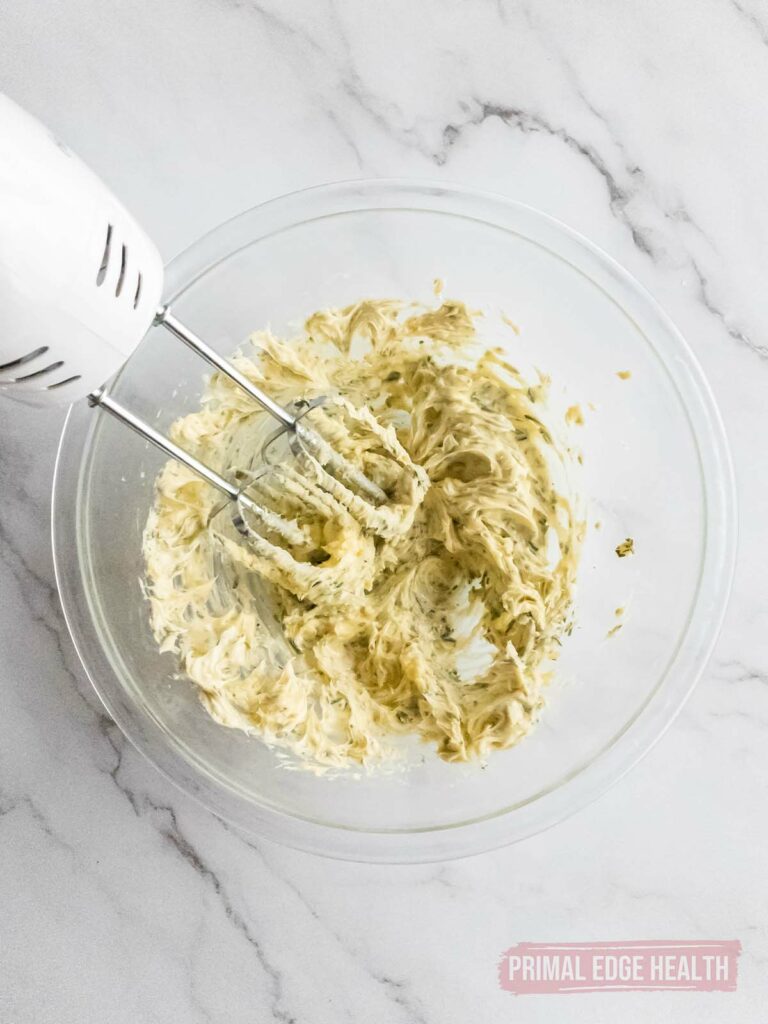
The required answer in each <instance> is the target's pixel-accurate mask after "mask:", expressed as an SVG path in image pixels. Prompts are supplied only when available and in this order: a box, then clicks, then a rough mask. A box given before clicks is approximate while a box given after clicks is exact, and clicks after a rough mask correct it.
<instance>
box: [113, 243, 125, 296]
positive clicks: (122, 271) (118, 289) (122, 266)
mask: <svg viewBox="0 0 768 1024" xmlns="http://www.w3.org/2000/svg"><path fill="white" fill-rule="evenodd" d="M121 248H122V253H121V256H120V276H119V277H118V279H117V287H116V288H115V296H116V297H119V296H120V292H121V291H122V290H123V281H125V264H126V262H127V261H128V250H127V249H126V248H125V246H124V245H123V246H122V247H121Z"/></svg>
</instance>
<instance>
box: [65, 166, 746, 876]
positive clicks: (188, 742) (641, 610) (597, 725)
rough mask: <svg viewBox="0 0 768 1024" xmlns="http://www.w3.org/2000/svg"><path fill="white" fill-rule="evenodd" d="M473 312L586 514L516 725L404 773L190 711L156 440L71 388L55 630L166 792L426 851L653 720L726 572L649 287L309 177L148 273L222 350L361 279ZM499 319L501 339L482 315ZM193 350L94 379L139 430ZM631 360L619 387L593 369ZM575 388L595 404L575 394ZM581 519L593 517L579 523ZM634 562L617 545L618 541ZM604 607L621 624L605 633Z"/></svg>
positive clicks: (284, 828)
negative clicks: (545, 379) (357, 773)
mask: <svg viewBox="0 0 768 1024" xmlns="http://www.w3.org/2000/svg"><path fill="white" fill-rule="evenodd" d="M436 277H440V278H442V279H444V280H445V282H446V295H447V296H449V297H450V296H453V297H456V298H460V299H463V300H464V301H465V302H467V303H468V304H469V305H470V306H472V307H479V308H482V309H484V310H487V311H488V314H489V316H488V322H487V324H488V326H487V329H488V331H490V332H492V334H493V340H494V341H497V342H499V343H501V344H504V346H505V347H506V349H507V351H508V354H509V356H510V357H511V359H512V361H513V362H515V363H517V364H518V365H520V364H522V366H523V367H530V366H533V365H535V366H538V367H541V368H542V369H543V370H544V371H546V372H547V373H549V374H550V375H551V376H552V379H553V394H554V398H555V400H556V402H560V403H562V404H563V406H565V404H567V402H570V401H573V402H580V403H581V405H582V407H583V408H584V410H585V414H586V423H585V425H584V427H582V428H580V429H581V431H582V433H581V445H582V448H583V451H584V467H583V478H584V479H583V486H584V490H585V493H586V496H587V497H588V499H589V507H590V512H589V529H588V531H587V539H586V543H585V548H584V554H583V559H582V565H581V571H580V577H579V592H578V600H577V623H578V625H577V628H576V630H575V631H574V633H573V636H572V637H571V638H570V639H569V640H568V641H567V642H566V643H565V646H564V648H563V654H562V658H561V661H560V662H559V667H558V671H557V675H556V679H555V680H554V681H553V683H552V684H551V685H550V688H549V692H548V706H547V708H546V709H545V711H544V714H543V716H542V720H541V722H540V723H539V725H538V727H537V728H536V729H535V731H534V732H533V733H532V734H531V735H530V736H529V737H528V738H527V739H525V740H524V741H523V742H522V743H521V744H520V745H519V746H517V747H515V748H513V749H511V750H508V751H504V752H499V753H496V754H494V755H493V756H491V758H490V759H489V761H488V763H487V766H485V767H481V766H479V765H452V764H445V763H443V762H442V761H440V760H439V759H438V758H437V757H436V756H435V755H434V753H433V752H432V751H431V750H430V749H429V748H427V747H425V748H424V755H425V756H424V759H423V762H422V763H420V764H418V765H416V766H415V767H413V768H412V769H411V770H410V771H409V772H407V773H405V774H381V773H376V774H373V775H372V776H370V777H368V776H363V777H362V778H347V777H343V778H333V779H329V778H323V777H316V776H315V775H312V774H310V773H308V772H297V771H287V770H285V768H283V767H280V765H279V763H278V760H277V758H276V757H275V755H274V753H273V752H272V751H270V750H269V749H268V748H267V747H266V746H265V745H264V744H262V743H261V741H260V740H258V739H257V738H253V737H249V736H247V735H245V734H244V733H241V732H238V731H235V730H229V729H225V728H223V727H221V726H219V725H217V724H215V723H214V722H213V721H212V720H211V719H210V718H209V716H208V715H207V714H206V712H205V711H204V710H203V708H202V706H201V704H200V702H199V701H198V698H197V694H196V691H195V688H194V687H193V686H192V685H191V684H190V683H188V682H187V681H186V680H184V679H183V678H179V677H178V675H177V666H176V662H175V660H174V658H173V656H172V655H169V654H164V655H161V654H159V653H158V650H157V648H156V646H155V643H154V641H153V639H152V635H151V632H150V629H149V624H148V608H147V604H146V602H145V600H144V598H143V597H142V593H141V589H140V579H141V576H142V568H143V567H142V556H141V536H142V530H143V528H144V523H145V519H146V515H147V511H148V509H149V506H150V503H151V501H152V488H153V480H154V477H155V474H156V472H157V471H158V469H159V468H160V466H161V464H162V457H161V456H160V455H159V454H158V453H157V452H156V451H155V450H154V449H152V448H150V447H149V446H148V445H145V444H143V443H142V442H141V441H140V440H139V439H138V438H137V437H136V436H135V435H134V434H132V433H131V432H130V431H128V430H127V429H125V428H123V427H121V426H120V425H119V424H117V423H115V422H113V421H111V420H110V419H109V418H108V417H106V416H102V415H98V414H95V413H94V412H92V411H91V410H89V409H88V407H87V405H86V403H85V402H81V403H79V404H77V405H75V406H73V408H72V409H71V411H70V413H69V417H68V419H67V422H66V425H65V427H64V432H63V435H62V439H61V446H60V450H59V455H58V461H57V466H56V476H55V482H54V512H53V535H54V536H53V539H54V554H55V563H56V573H57V579H58V584H59V589H60V592H61V598H62V602H63V605H64V611H65V615H66V618H67V622H68V624H69V628H70V630H71V633H72V636H73V639H74V642H75V645H76V647H77V650H78V652H79V655H80V658H81V659H82V662H83V665H84V667H85V670H86V672H87V673H88V675H89V677H90V679H91V681H92V683H93V686H94V687H95V689H96V692H97V693H98V694H99V697H100V698H101V700H102V701H103V703H104V705H105V707H106V709H107V711H108V712H109V714H110V715H111V716H112V718H114V720H115V721H116V722H117V723H118V725H119V726H120V728H121V729H122V730H123V731H124V733H125V734H126V736H128V738H129V739H130V740H131V741H132V742H133V743H134V744H135V745H136V746H137V747H138V749H139V750H141V751H142V752H143V753H144V754H145V755H146V756H147V757H148V758H149V759H150V761H152V762H153V763H154V764H155V765H156V766H157V767H158V768H159V769H160V770H162V771H163V772H165V774H166V775H167V776H168V777H169V778H170V779H172V780H173V781H174V782H176V783H177V784H178V785H179V786H180V787H181V788H182V789H183V790H185V791H186V792H188V793H190V794H192V795H193V796H195V797H197V798H198V799H199V800H200V801H201V802H202V803H203V804H205V805H206V806H207V807H209V808H210V809H211V810H212V811H214V812H215V813H216V814H218V815H220V816H221V817H222V818H225V819H228V820H229V821H231V822H232V823H234V824H235V825H237V826H239V827H240V828H242V829H244V830H246V831H247V832H249V833H252V834H255V835H257V836H263V837H266V838H268V839H271V840H276V841H278V842H282V843H286V844H289V845H291V846H296V847H299V848H302V849H305V850H311V851H314V852H317V853H322V854H327V855H332V856H337V857H343V858H350V859H359V860H371V861H389V862H392V861H425V860H438V859H443V858H449V857H456V856H463V855H467V854H471V853H477V852H480V851H482V850H485V849H489V848H492V847H495V846H500V845H502V844H505V843H510V842H513V841H515V840H519V839H522V838H524V837H525V836H528V835H531V834H532V833H534V832H537V831H539V830H541V829H543V828H546V827H547V826H549V825H551V824H553V823H554V822H555V821H557V820H559V819H561V818H563V817H564V816H566V815H568V814H570V813H572V812H573V811H575V810H576V809H577V808H579V807H581V806H583V805H584V804H585V803H587V802H588V801H590V800H592V799H593V798H594V797H595V796H597V794H599V793H600V792H601V791H602V790H604V789H605V788H606V787H607V786H609V785H611V783H613V782H615V781H616V780H617V779H618V778H619V777H620V776H621V775H622V774H623V773H624V772H625V771H627V769H628V768H630V767H631V765H632V764H633V763H634V762H636V761H637V760H638V758H639V757H640V756H641V755H642V754H643V753H644V752H645V751H646V750H648V748H649V747H650V746H651V744H652V743H653V742H654V741H655V740H656V739H658V737H659V736H660V735H661V733H662V732H663V730H664V729H665V728H666V726H668V725H669V723H670V722H671V720H672V718H673V717H674V715H675V714H676V712H677V711H678V710H679V709H680V707H681V705H682V703H683V701H684V700H685V698H686V696H687V695H688V693H689V692H690V690H691V688H692V687H693V685H694V683H695V682H696V679H697V677H698V676H699V674H700V673H701V671H702V668H703V666H704V664H705V661H706V659H707V656H708V654H709V652H710V650H711V648H712V645H713V642H714V639H715V636H716V634H717V631H718V628H719V625H720V622H721V618H722V615H723V612H724V606H725V603H726V599H727V593H728V587H729V582H730V576H731V571H732V563H733V557H734V546H735V532H736V531H735V509H734V487H733V480H732V471H731V465H730V458H729V453H728V447H727V442H726V438H725V435H724V432H723V427H722V424H721V421H720V417H719V415H718V412H717V409H716V407H715V404H714V402H713V399H712V396H711V394H710V391H709V388H708V386H707V384H706V382H705V380H704V378H703V376H702V373H701V370H700V369H699V366H698V364H697V362H696V360H695V359H694V357H693V355H692V354H691V352H690V350H689V349H688V347H687V345H686V344H685V342H684V341H683V339H682V337H681V336H680V334H679V333H678V331H677V330H676V329H675V327H674V326H673V325H672V323H671V322H670V321H669V319H668V318H667V317H666V316H665V315H664V313H663V312H662V311H661V310H660V309H659V307H658V306H657V305H656V303H655V302H654V301H653V300H652V299H651V298H650V296H649V295H648V294H647V293H646V292H645V291H644V290H643V289H642V288H641V287H640V286H639V285H638V284H637V283H636V282H635V281H634V280H633V279H632V278H631V277H630V276H629V275H628V274H627V273H626V272H625V271H624V270H622V269H621V267H619V266H618V265H617V264H616V263H615V262H614V261H613V260H612V259H610V258H609V257H608V256H606V255H605V254H604V253H602V252H600V251H599V250H598V249H596V248H595V247H594V246H593V245H592V244H590V243H589V242H588V241H586V240H585V239H584V238H582V237H580V236H579V235H577V234H575V233H574V232H573V231H571V230H569V229H568V228H566V227H564V226H563V225H562V224H559V223H558V222H556V221H554V220H552V219H551V218H549V217H547V216H544V215H543V214H541V213H538V212H536V211H535V210H532V209H530V208H528V207H525V206H522V205H520V204H519V203H514V202H510V201H508V200H505V199H502V198H499V197H496V196H491V195H484V194H480V193H477V192H473V191H470V190H467V189H461V188H456V187H453V186H450V187H449V186H443V185H437V184H431V183H410V182H401V181H367V182H361V183H356V182H352V183H342V184H334V185H328V186H321V187H319V188H314V189H309V190H306V191H303V192H299V193H295V194H293V195H288V196H285V197H283V198H281V199H276V200H274V201H272V202H269V203H266V204H264V205H262V206H259V207H256V208H254V209H252V210H248V211H247V212H246V213H243V214H242V215H241V216H239V217H236V218H234V219H233V220H231V221H229V222H227V223H226V224H223V225H222V226H221V227H219V228H217V229H216V230H214V231H212V232H211V233H210V234H208V235H206V236H205V237H204V238H202V239H200V241H198V242H196V243H195V244H194V245H193V246H191V248H189V249H187V250H186V252H184V253H182V254H181V255H180V256H178V257H177V258H176V259H174V260H173V262H172V263H171V264H170V266H169V267H168V271H167V283H166V295H165V300H166V301H168V302H171V303H172V304H173V309H174V312H175V313H176V314H177V315H178V316H179V317H180V318H181V319H182V320H183V321H185V322H186V323H187V324H188V325H189V326H190V327H191V328H192V329H193V330H195V331H197V332H198V333H199V334H201V335H202V336H203V337H204V338H206V339H207V340H208V341H209V343H210V344H212V345H213V346H214V347H215V348H216V349H218V350H219V351H221V352H223V353H227V354H228V353H231V352H232V351H234V350H235V349H236V348H237V347H238V346H239V345H240V344H241V343H242V342H243V341H244V339H246V338H247V337H248V335H249V334H250V332H251V331H252V330H254V329H255V328H259V327H264V326H266V325H270V326H271V327H272V328H273V329H274V330H276V331H278V332H280V331H283V330H285V329H287V328H289V327H290V326H291V325H294V326H295V325H297V324H298V323H299V322H300V321H301V318H302V317H303V316H304V315H306V314H308V313H310V312H312V311H313V310H315V309H318V308H321V307H325V306H330V305H343V304H346V303H349V302H351V301H353V300H356V299H359V298H361V297H363V296H377V297H382V296H397V297H402V298H405V299H409V300H410V299H419V300H423V301H426V302H433V301H434V298H433V294H432V282H433V279H434V278H436ZM499 312H503V313H505V314H507V315H508V316H509V317H510V318H511V319H513V320H514V322H515V323H516V324H518V325H519V326H520V335H519V336H517V335H516V334H515V333H514V332H513V331H512V330H511V329H510V328H509V326H508V325H504V324H502V323H501V321H498V323H496V322H495V317H496V315H497V314H498V313H499ZM204 371H205V367H204V365H203V364H202V363H201V362H200V361H199V360H198V359H196V358H195V357H194V356H193V355H192V354H191V353H190V352H189V351H188V350H187V349H186V348H185V347H184V346H183V345H181V344H179V343H178V342H175V341H174V340H173V339H172V338H171V337H169V336H168V335H167V334H166V333H165V332H163V331H162V330H160V329H154V330H152V331H151V332H150V333H149V335H148V336H147V337H146V339H145V340H144V341H143V343H142V344H141V346H140V347H139V348H138V350H137V351H136V353H135V354H134V355H133V356H132V357H131V359H130V360H129V362H128V363H127V365H126V366H125V368H124V369H123V370H122V371H121V373H120V374H119V375H118V377H117V378H116V380H115V382H114V387H113V391H114V394H115V395H116V396H117V398H119V399H120V400H122V401H123V402H124V403H126V404H127V405H129V407H131V408H132V409H134V410H137V411H139V412H141V413H143V414H144V415H145V416H146V417H147V418H148V419H149V420H150V421H155V422H157V423H158V424H159V425H160V426H163V427H168V425H169V424H170V423H171V422H172V420H174V419H175V418H176V417H177V416H179V415H181V414H183V413H185V412H188V411H190V410H192V409H194V408H196V407H197V405H198V401H199V398H200V394H201V390H202V386H203V377H204ZM619 371H630V372H631V377H630V378H629V379H622V378H620V377H619V376H618V372H619ZM590 403H591V405H592V406H594V409H591V408H590ZM598 522H599V523H600V527H599V528H598V527H597V523H598ZM628 536H631V537H633V538H634V542H635V554H634V555H632V556H628V557H626V558H621V559H620V558H617V556H616V553H615V547H616V545H617V544H619V543H620V542H621V541H623V540H624V538H625V537H628ZM619 606H625V607H626V608H627V613H626V616H625V617H624V618H625V625H624V626H623V628H622V629H621V630H620V631H619V632H618V633H616V634H615V635H613V636H612V637H610V638H608V637H607V634H608V632H609V630H610V629H611V627H612V626H613V625H614V624H615V623H616V622H617V621H618V620H617V619H616V617H615V609H616V608H617V607H619Z"/></svg>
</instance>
